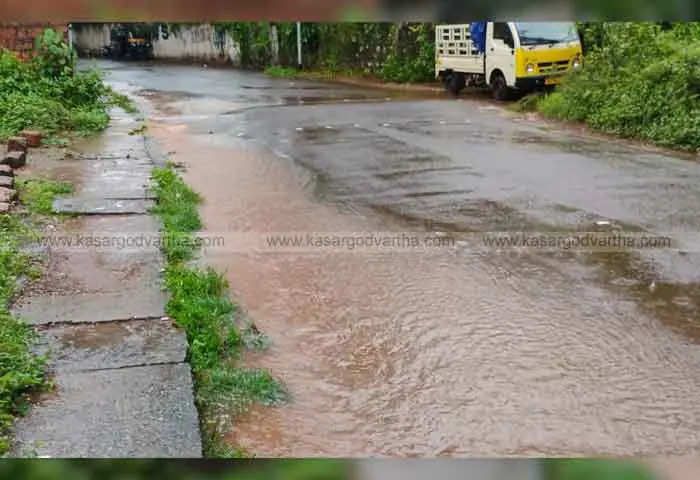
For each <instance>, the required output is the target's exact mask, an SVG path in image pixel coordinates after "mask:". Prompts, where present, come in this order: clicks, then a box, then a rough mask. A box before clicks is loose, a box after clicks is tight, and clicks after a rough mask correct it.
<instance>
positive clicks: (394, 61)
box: [379, 23, 435, 83]
mask: <svg viewBox="0 0 700 480" xmlns="http://www.w3.org/2000/svg"><path fill="white" fill-rule="evenodd" d="M394 28H397V29H399V31H398V32H397V33H398V34H397V36H396V38H397V41H396V44H395V45H394V53H391V54H389V56H388V57H387V58H386V60H385V61H384V63H383V65H382V67H381V69H380V70H379V76H380V78H382V79H383V80H388V81H391V82H401V83H406V82H409V83H414V82H427V81H430V80H434V78H435V38H434V37H435V30H434V27H433V25H432V24H428V23H418V24H408V25H403V26H396V27H394ZM402 39H406V40H403V41H401V40H402Z"/></svg>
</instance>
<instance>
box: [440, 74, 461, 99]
mask: <svg viewBox="0 0 700 480" xmlns="http://www.w3.org/2000/svg"><path fill="white" fill-rule="evenodd" d="M465 86H466V79H465V78H464V74H462V73H451V74H450V75H449V76H448V77H447V79H446V80H445V87H446V88H447V91H448V92H450V93H451V94H452V95H454V96H455V97H456V96H457V95H459V92H460V91H461V90H462V89H463V88H464V87H465Z"/></svg>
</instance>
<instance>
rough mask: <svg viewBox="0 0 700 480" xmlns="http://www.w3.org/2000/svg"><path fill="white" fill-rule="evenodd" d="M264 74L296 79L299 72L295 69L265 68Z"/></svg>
mask: <svg viewBox="0 0 700 480" xmlns="http://www.w3.org/2000/svg"><path fill="white" fill-rule="evenodd" d="M265 73H266V74H267V75H270V76H272V77H281V78H290V77H296V76H297V75H298V74H299V71H298V70H297V69H296V68H290V67H279V66H273V67H267V68H266V69H265Z"/></svg>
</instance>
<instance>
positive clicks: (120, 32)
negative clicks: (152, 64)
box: [104, 24, 153, 60]
mask: <svg viewBox="0 0 700 480" xmlns="http://www.w3.org/2000/svg"><path fill="white" fill-rule="evenodd" d="M150 28H151V27H143V26H140V25H138V24H137V25H134V26H129V25H127V24H120V25H117V26H116V27H114V28H113V29H112V30H111V32H110V44H109V45H106V46H105V47H104V56H105V57H109V58H115V59H120V60H121V59H130V60H150V59H152V58H153V43H152V41H151V39H152V37H153V35H152V33H151V31H150Z"/></svg>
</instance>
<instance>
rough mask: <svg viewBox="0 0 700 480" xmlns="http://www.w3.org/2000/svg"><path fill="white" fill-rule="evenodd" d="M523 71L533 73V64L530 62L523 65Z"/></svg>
mask: <svg viewBox="0 0 700 480" xmlns="http://www.w3.org/2000/svg"><path fill="white" fill-rule="evenodd" d="M525 71H527V73H534V71H535V66H534V65H533V64H532V63H528V64H527V65H526V66H525Z"/></svg>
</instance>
